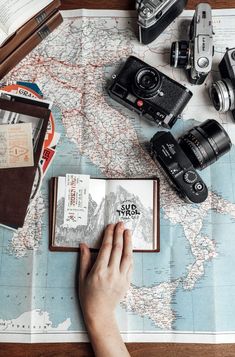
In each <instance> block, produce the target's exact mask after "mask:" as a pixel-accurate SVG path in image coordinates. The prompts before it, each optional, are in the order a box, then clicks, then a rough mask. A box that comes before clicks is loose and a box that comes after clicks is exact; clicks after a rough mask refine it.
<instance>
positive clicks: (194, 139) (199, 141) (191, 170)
mask: <svg viewBox="0 0 235 357" xmlns="http://www.w3.org/2000/svg"><path fill="white" fill-rule="evenodd" d="M231 146H232V144H231V141H230V138H229V136H228V134H227V133H226V131H225V130H224V129H223V127H222V126H221V125H220V124H219V123H218V122H217V121H215V120H213V119H210V120H206V121H205V122H204V123H202V124H201V125H199V126H196V127H194V128H193V129H191V130H190V131H189V132H187V133H186V134H185V135H183V136H182V137H181V138H180V139H179V140H178V141H177V140H176V139H175V138H174V137H173V136H172V134H171V133H170V132H165V131H160V132H158V133H156V134H155V135H154V137H153V138H152V139H151V151H152V156H153V159H154V160H156V161H158V162H159V164H160V165H161V167H162V168H163V170H164V172H165V173H166V175H167V176H168V178H169V179H170V181H171V182H172V183H173V185H174V186H175V187H176V189H177V190H178V191H179V193H180V194H181V195H182V196H183V197H184V198H185V199H186V201H188V202H193V203H201V202H203V201H205V200H206V198H207V196H208V190H207V187H206V185H205V183H204V182H203V180H202V179H201V177H200V176H199V174H198V173H197V171H196V169H199V170H202V169H204V168H205V167H207V166H209V165H211V164H212V163H214V162H215V161H216V160H218V159H219V158H220V157H221V156H222V155H224V154H225V153H227V152H228V151H229V150H230V149H231Z"/></svg>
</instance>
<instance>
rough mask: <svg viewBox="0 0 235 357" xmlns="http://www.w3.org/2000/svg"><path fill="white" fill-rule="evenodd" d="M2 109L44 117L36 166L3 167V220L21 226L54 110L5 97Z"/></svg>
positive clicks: (0, 185) (0, 218)
mask: <svg viewBox="0 0 235 357" xmlns="http://www.w3.org/2000/svg"><path fill="white" fill-rule="evenodd" d="M0 110H3V111H9V112H13V113H18V114H20V115H26V116H30V117H32V122H33V120H34V119H35V120H37V121H38V118H41V120H42V126H41V130H40V133H39V136H38V140H37V145H36V147H35V148H34V152H33V162H34V164H33V166H30V167H14V168H1V169H0V202H1V205H0V224H2V225H5V226H9V227H12V228H15V229H17V228H20V227H23V224H24V220H25V216H26V214H27V208H28V205H29V202H30V197H31V192H32V187H33V183H34V179H35V175H36V172H37V167H38V163H39V160H40V157H41V153H42V149H43V142H44V138H45V135H46V131H47V125H48V120H49V116H50V113H51V111H50V110H49V109H47V108H44V107H41V106H40V105H38V106H37V105H31V104H26V103H23V102H17V101H15V102H12V101H9V100H6V99H1V98H0ZM12 125H15V124H12Z"/></svg>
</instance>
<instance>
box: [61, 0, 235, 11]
mask: <svg viewBox="0 0 235 357" xmlns="http://www.w3.org/2000/svg"><path fill="white" fill-rule="evenodd" d="M200 2H202V0H201V1H200V0H188V6H187V8H188V9H194V8H195V6H196V5H197V4H199V3H200ZM205 2H208V3H209V4H211V6H212V7H213V8H216V9H221V8H235V0H207V1H205ZM61 3H62V6H61V8H62V9H63V10H68V9H79V8H80V9H81V8H87V9H89V8H90V9H122V10H128V9H134V8H135V1H134V0H96V1H94V0H61Z"/></svg>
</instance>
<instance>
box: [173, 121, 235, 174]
mask: <svg viewBox="0 0 235 357" xmlns="http://www.w3.org/2000/svg"><path fill="white" fill-rule="evenodd" d="M179 144H180V146H181V148H182V149H183V151H184V152H185V154H186V155H187V156H188V158H189V159H190V161H191V162H192V164H193V166H194V168H195V169H199V170H203V169H204V168H206V167H207V166H209V165H211V164H213V163H214V162H215V161H217V160H218V159H219V158H220V157H221V156H223V155H224V154H226V153H227V152H228V151H229V150H230V149H231V146H232V143H231V140H230V138H229V136H228V134H227V133H226V131H225V130H224V128H223V127H222V126H221V125H220V124H219V123H218V122H217V121H216V120H214V119H208V120H206V121H205V122H204V123H202V124H201V125H199V126H196V127H194V128H193V129H191V130H190V131H188V132H187V133H186V134H185V135H184V136H182V137H181V138H180V140H179Z"/></svg>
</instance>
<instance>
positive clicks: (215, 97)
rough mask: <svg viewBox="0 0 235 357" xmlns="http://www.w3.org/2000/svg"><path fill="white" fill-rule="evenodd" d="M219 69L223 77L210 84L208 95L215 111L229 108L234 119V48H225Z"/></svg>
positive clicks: (223, 111) (221, 111) (223, 110)
mask: <svg viewBox="0 0 235 357" xmlns="http://www.w3.org/2000/svg"><path fill="white" fill-rule="evenodd" d="M219 70H220V74H221V77H222V78H223V79H222V80H219V81H217V82H215V83H213V84H212V86H211V90H210V96H211V99H212V101H213V104H214V107H215V109H216V110H217V111H219V112H220V113H226V112H227V111H229V110H231V112H232V114H233V118H234V119H235V48H231V49H227V52H226V53H225V55H224V58H223V59H222V61H221V62H220V64H219Z"/></svg>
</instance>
